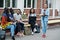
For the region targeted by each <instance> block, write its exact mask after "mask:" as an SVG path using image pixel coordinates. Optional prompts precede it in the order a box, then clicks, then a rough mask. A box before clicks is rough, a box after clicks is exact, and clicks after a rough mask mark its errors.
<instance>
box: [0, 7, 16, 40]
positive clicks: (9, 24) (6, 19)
mask: <svg viewBox="0 0 60 40" xmlns="http://www.w3.org/2000/svg"><path fill="white" fill-rule="evenodd" d="M10 17H11V16H9V11H8V8H5V9H4V12H3V14H2V19H1V26H2V28H3V29H4V30H5V29H10V31H11V36H12V39H13V40H15V38H14V30H15V26H14V25H13V21H12V20H11V19H10Z"/></svg>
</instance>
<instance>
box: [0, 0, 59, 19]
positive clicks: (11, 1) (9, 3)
mask: <svg viewBox="0 0 60 40" xmlns="http://www.w3.org/2000/svg"><path fill="white" fill-rule="evenodd" d="M45 3H47V4H48V8H49V9H50V17H49V18H60V5H59V4H60V0H0V13H2V12H3V9H4V8H5V7H12V8H13V9H14V10H15V11H16V10H17V9H21V10H22V12H23V11H24V12H25V13H27V14H28V13H29V10H30V9H31V8H34V9H35V12H36V13H37V14H40V13H41V9H42V8H43V5H44V4H45Z"/></svg>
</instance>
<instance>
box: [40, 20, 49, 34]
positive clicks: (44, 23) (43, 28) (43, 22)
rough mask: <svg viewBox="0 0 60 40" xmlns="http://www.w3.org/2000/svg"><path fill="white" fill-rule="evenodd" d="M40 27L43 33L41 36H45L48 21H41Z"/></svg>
mask: <svg viewBox="0 0 60 40" xmlns="http://www.w3.org/2000/svg"><path fill="white" fill-rule="evenodd" d="M41 25H42V32H43V34H45V33H46V30H47V25H48V21H44V20H42V21H41Z"/></svg>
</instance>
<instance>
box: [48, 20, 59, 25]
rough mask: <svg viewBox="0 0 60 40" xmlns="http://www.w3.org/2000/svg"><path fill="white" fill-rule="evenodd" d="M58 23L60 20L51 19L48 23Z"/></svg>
mask: <svg viewBox="0 0 60 40" xmlns="http://www.w3.org/2000/svg"><path fill="white" fill-rule="evenodd" d="M56 23H60V20H59V19H58V20H49V21H48V24H56Z"/></svg>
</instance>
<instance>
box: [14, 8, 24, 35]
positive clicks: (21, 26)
mask: <svg viewBox="0 0 60 40" xmlns="http://www.w3.org/2000/svg"><path fill="white" fill-rule="evenodd" d="M14 18H15V21H16V26H17V27H16V28H17V31H18V33H17V35H18V36H24V23H23V22H22V16H21V10H20V9H18V10H17V13H15V14H14Z"/></svg>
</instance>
